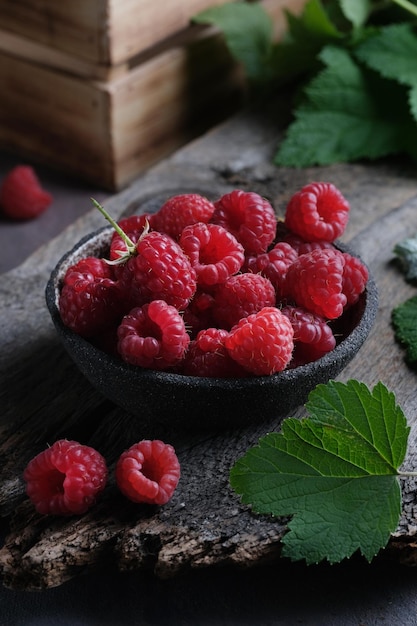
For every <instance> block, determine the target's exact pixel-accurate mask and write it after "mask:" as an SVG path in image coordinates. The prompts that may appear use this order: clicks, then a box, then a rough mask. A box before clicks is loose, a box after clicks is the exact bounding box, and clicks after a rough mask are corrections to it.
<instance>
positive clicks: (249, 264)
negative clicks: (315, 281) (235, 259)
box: [244, 242, 298, 300]
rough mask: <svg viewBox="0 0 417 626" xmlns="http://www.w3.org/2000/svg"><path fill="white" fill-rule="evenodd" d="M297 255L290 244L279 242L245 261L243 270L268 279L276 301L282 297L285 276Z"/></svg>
mask: <svg viewBox="0 0 417 626" xmlns="http://www.w3.org/2000/svg"><path fill="white" fill-rule="evenodd" d="M297 256H298V254H297V252H296V251H295V250H294V248H293V247H292V246H290V244H288V243H285V242H279V243H277V244H275V246H274V247H273V248H272V249H271V250H270V251H269V252H264V253H263V254H258V255H257V256H250V257H248V258H247V259H246V262H245V267H244V269H245V270H246V271H248V272H253V273H254V274H256V273H260V274H262V276H265V277H266V278H268V279H269V280H270V281H271V283H272V285H273V286H274V288H275V292H276V296H277V299H278V300H279V299H281V298H282V296H283V286H284V285H285V276H286V274H287V270H288V268H289V266H290V265H291V263H293V262H294V261H295V259H296V258H297Z"/></svg>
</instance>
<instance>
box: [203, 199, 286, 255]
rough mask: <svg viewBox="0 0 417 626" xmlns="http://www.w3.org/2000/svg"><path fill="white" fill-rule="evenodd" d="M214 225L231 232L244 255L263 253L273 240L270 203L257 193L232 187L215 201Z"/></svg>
mask: <svg viewBox="0 0 417 626" xmlns="http://www.w3.org/2000/svg"><path fill="white" fill-rule="evenodd" d="M214 206H215V207H216V209H215V211H214V215H213V218H212V222H213V224H220V226H223V227H224V228H225V229H226V230H228V231H229V232H231V233H232V234H233V235H234V236H235V237H236V239H237V240H238V241H239V242H240V243H241V244H242V246H243V247H244V248H245V252H246V254H261V253H262V252H266V250H267V249H268V247H269V246H270V245H271V243H272V242H273V241H274V237H275V232H276V228H277V218H276V215H275V212H274V209H273V208H272V206H271V204H270V203H269V202H268V201H267V200H265V199H264V198H262V197H261V196H260V195H258V194H257V193H254V192H252V191H241V190H239V189H235V190H234V191H232V192H231V193H228V194H225V195H223V196H222V197H221V198H220V199H219V200H217V201H216V202H215V203H214Z"/></svg>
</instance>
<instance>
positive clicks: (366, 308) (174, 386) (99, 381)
mask: <svg viewBox="0 0 417 626" xmlns="http://www.w3.org/2000/svg"><path fill="white" fill-rule="evenodd" d="M111 232H112V229H111V228H107V227H105V228H103V229H101V230H99V231H97V232H95V233H92V234H91V235H88V236H86V237H85V238H84V239H82V240H81V241H80V242H79V243H78V244H77V245H76V246H75V247H74V248H73V249H72V250H71V251H70V252H68V253H67V254H66V255H65V256H64V257H63V258H62V259H61V260H60V261H59V263H58V264H57V266H56V268H55V269H54V271H53V272H52V274H51V277H50V279H49V281H48V284H47V287H46V302H47V306H48V309H49V312H50V315H51V318H52V321H53V323H54V325H55V328H56V330H57V332H58V334H59V337H60V338H61V340H62V343H63V345H64V347H65V349H66V350H67V352H68V354H69V355H70V356H71V358H72V359H73V361H74V362H75V363H76V365H77V366H78V367H79V369H80V370H81V372H82V373H83V374H84V375H85V376H86V377H87V379H88V380H89V381H90V382H91V384H92V385H93V386H94V387H95V388H96V389H97V390H98V391H99V392H101V393H102V394H103V396H105V397H106V398H108V399H109V400H111V401H112V402H114V403H115V404H116V405H118V406H120V407H122V408H123V409H125V410H126V411H128V412H129V413H130V414H132V415H134V416H135V419H136V420H138V421H140V423H141V424H143V426H144V427H145V428H146V425H147V424H149V425H153V426H155V425H162V426H163V425H164V424H165V425H166V426H167V427H170V428H175V429H176V428H181V429H187V430H188V429H191V430H195V431H202V430H212V429H218V428H235V427H238V426H245V425H248V424H254V423H256V422H263V421H266V420H269V419H271V418H274V417H277V418H279V417H280V416H283V415H285V414H287V413H288V412H289V411H291V410H293V409H295V407H297V406H299V405H301V404H303V403H304V402H305V401H306V399H307V396H308V394H309V392H310V391H311V390H312V389H313V388H314V387H316V385H318V384H319V383H324V382H327V381H328V380H330V379H333V378H335V377H336V376H337V375H338V374H339V373H340V372H341V371H342V370H343V368H344V367H345V366H346V365H347V363H348V362H349V361H351V359H352V358H353V357H354V356H355V355H356V353H357V352H358V350H359V349H360V347H361V346H362V344H363V343H364V341H365V339H366V338H367V336H368V334H369V332H370V330H371V328H372V326H373V323H374V321H375V316H376V312H377V309H378V294H377V288H376V285H375V282H374V280H373V278H372V277H371V276H370V278H369V281H368V285H367V288H366V290H365V292H364V294H362V297H361V299H360V301H359V302H358V304H357V305H355V307H354V311H353V318H352V320H351V324H352V330H351V332H350V333H349V335H348V336H347V337H346V338H345V339H344V340H343V341H341V343H340V344H339V345H337V346H336V348H335V349H334V350H333V351H332V352H330V353H328V354H326V355H325V356H324V357H322V358H321V359H319V360H318V361H315V362H314V363H309V364H307V365H304V366H302V367H298V368H295V369H292V370H286V371H284V372H281V373H279V374H275V375H272V376H262V377H248V378H241V379H240V378H239V379H234V378H233V379H226V378H221V379H219V378H206V377H193V376H183V375H180V374H174V373H169V372H158V371H155V370H146V369H142V368H137V367H133V366H129V365H127V364H125V363H124V362H123V361H122V360H118V359H117V358H115V357H113V356H111V355H109V354H107V353H105V352H102V351H101V350H99V349H97V348H96V347H94V346H93V345H91V344H90V343H89V342H88V341H86V340H85V339H83V338H81V337H79V336H78V335H76V334H75V333H73V332H72V331H71V330H69V329H68V328H67V327H65V326H64V324H63V323H62V321H61V318H60V315H59V310H58V306H57V303H58V300H59V290H60V285H61V280H62V277H63V275H64V274H65V272H66V270H67V268H68V267H69V266H70V265H73V264H74V263H75V262H77V261H78V260H79V259H81V258H83V257H86V256H98V255H100V254H101V255H103V254H105V253H106V249H107V248H108V242H109V238H110V234H111ZM338 248H340V249H341V250H342V251H348V252H349V253H351V254H355V253H354V252H353V251H352V250H351V249H349V248H347V247H346V246H344V245H341V244H338Z"/></svg>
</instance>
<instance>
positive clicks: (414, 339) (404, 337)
mask: <svg viewBox="0 0 417 626" xmlns="http://www.w3.org/2000/svg"><path fill="white" fill-rule="evenodd" d="M391 319H392V324H393V326H394V330H395V337H396V339H397V341H399V342H400V343H402V344H403V345H404V346H405V347H406V349H407V361H408V362H409V363H410V365H412V366H415V365H417V296H414V297H413V298H409V300H406V301H405V302H403V303H402V304H400V305H398V306H397V307H395V308H394V309H393V311H392V313H391Z"/></svg>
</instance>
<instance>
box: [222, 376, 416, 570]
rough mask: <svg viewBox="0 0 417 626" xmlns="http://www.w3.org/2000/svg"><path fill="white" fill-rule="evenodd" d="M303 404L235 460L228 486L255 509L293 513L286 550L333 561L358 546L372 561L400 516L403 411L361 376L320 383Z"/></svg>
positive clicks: (404, 435) (390, 396)
mask: <svg viewBox="0 0 417 626" xmlns="http://www.w3.org/2000/svg"><path fill="white" fill-rule="evenodd" d="M306 408H307V409H308V411H309V413H310V416H309V417H308V418H305V419H302V420H298V419H294V418H289V419H286V420H284V421H283V423H282V431H281V432H280V433H270V434H268V435H266V436H265V437H263V438H262V439H261V440H260V441H259V443H258V445H257V446H255V447H254V448H252V449H250V450H249V451H248V452H247V453H246V454H245V455H244V456H243V457H242V458H241V459H239V460H238V461H237V462H236V463H235V465H234V466H233V468H232V470H231V472H230V483H231V486H232V487H233V489H234V490H235V491H236V492H237V493H238V494H240V495H241V497H242V501H243V502H244V503H246V504H250V505H251V506H252V508H253V510H254V511H255V512H257V513H264V514H272V515H275V516H287V515H293V518H292V520H291V521H290V523H289V525H288V529H289V532H288V533H287V534H286V535H284V538H283V555H285V556H288V557H290V558H291V559H293V560H299V559H305V560H306V562H307V563H317V562H320V561H322V560H326V559H327V560H328V561H329V562H330V563H336V562H340V561H342V560H343V559H344V558H348V557H350V556H351V555H352V554H354V553H355V552H356V551H357V550H359V551H360V552H361V553H362V554H363V555H364V556H365V558H366V559H367V560H368V561H370V560H372V558H373V557H374V556H375V555H376V554H377V553H378V552H379V550H380V549H381V548H383V547H384V546H385V545H386V543H387V542H388V539H389V537H390V534H391V533H392V532H393V531H394V530H395V528H396V527H397V525H398V521H399V517H400V514H401V489H400V485H399V482H398V471H397V470H398V467H399V466H400V465H401V463H402V462H403V460H404V457H405V453H406V449H407V441H408V434H409V428H408V426H407V422H406V419H405V416H404V414H403V412H402V410H401V408H400V407H399V406H398V405H397V404H396V401H395V397H394V395H393V394H392V393H391V392H389V391H388V389H387V388H386V387H385V386H384V385H383V384H382V383H378V384H377V385H376V386H375V387H374V389H373V390H372V391H371V390H369V389H368V387H367V386H366V385H364V384H363V383H359V382H358V381H348V382H347V383H346V384H344V383H340V382H335V381H330V382H329V383H327V384H326V385H319V386H318V387H316V389H315V390H314V391H313V392H311V394H310V396H309V400H308V403H307V404H306Z"/></svg>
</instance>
